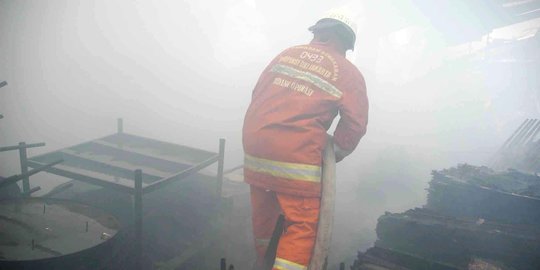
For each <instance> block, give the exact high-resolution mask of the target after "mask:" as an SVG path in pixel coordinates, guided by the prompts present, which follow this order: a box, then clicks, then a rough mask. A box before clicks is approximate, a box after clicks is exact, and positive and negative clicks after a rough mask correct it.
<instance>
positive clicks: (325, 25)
mask: <svg viewBox="0 0 540 270" xmlns="http://www.w3.org/2000/svg"><path fill="white" fill-rule="evenodd" d="M334 27H339V28H341V29H344V30H345V32H346V33H343V34H345V36H344V37H343V38H344V39H345V40H347V42H349V43H350V44H349V45H350V49H354V43H355V41H356V34H355V33H354V31H353V30H352V29H351V28H350V27H349V26H348V25H346V24H344V23H342V22H340V21H338V20H335V19H331V18H324V19H321V20H319V21H318V22H317V23H316V24H315V25H312V26H310V27H309V28H308V30H309V31H311V32H312V33H313V32H315V31H317V30H321V29H329V28H334ZM340 32H342V31H340Z"/></svg>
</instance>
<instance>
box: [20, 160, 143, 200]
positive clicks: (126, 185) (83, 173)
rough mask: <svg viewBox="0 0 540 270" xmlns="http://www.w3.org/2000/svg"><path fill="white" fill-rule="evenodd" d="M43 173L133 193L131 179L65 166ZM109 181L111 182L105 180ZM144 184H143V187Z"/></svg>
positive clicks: (39, 164) (37, 165)
mask: <svg viewBox="0 0 540 270" xmlns="http://www.w3.org/2000/svg"><path fill="white" fill-rule="evenodd" d="M28 166H30V167H32V168H34V167H39V166H43V164H41V163H39V162H35V161H33V160H29V161H28ZM44 171H46V172H48V173H52V174H56V175H59V176H63V177H66V178H70V179H74V180H79V181H82V182H86V183H90V184H93V185H97V186H101V187H105V188H111V189H114V190H117V191H120V192H124V193H129V194H133V191H134V188H133V187H134V183H133V180H131V179H125V178H121V177H113V176H110V175H106V174H102V173H98V172H94V171H88V170H84V169H80V168H74V167H69V166H65V165H57V166H56V167H51V168H47V169H45V170H44ZM106 179H111V180H106ZM144 186H145V184H144V183H143V187H144Z"/></svg>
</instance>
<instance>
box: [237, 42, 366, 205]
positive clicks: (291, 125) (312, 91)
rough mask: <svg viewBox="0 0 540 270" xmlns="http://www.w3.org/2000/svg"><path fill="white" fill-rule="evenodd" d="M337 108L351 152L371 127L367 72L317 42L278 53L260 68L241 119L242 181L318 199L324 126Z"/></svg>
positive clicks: (341, 140)
mask: <svg viewBox="0 0 540 270" xmlns="http://www.w3.org/2000/svg"><path fill="white" fill-rule="evenodd" d="M338 113H339V115H340V120H339V122H338V124H337V127H336V130H335V132H334V142H335V144H336V145H337V146H338V147H339V149H341V150H342V151H344V152H346V153H350V152H352V151H353V150H354V149H355V148H356V146H357V144H358V142H359V140H360V138H361V137H362V136H363V135H364V134H365V132H366V126H367V117H368V101H367V96H366V86H365V82H364V79H363V77H362V74H361V73H360V72H359V71H358V69H357V68H356V67H355V66H354V65H352V64H351V63H350V62H349V61H348V60H347V59H345V57H343V56H342V55H340V54H339V53H337V52H336V51H334V50H333V49H331V48H330V47H327V46H325V45H324V44H319V43H312V44H309V45H302V46H295V47H291V48H289V49H287V50H285V51H283V52H282V53H280V54H279V55H278V56H277V57H276V58H275V59H274V60H273V61H272V62H271V63H270V64H269V65H268V67H267V68H266V69H265V70H264V71H263V73H262V74H261V76H260V77H259V81H258V82H257V85H256V86H255V89H254V90H253V94H252V100H251V104H250V106H249V108H248V111H247V113H246V116H245V119H244V128H243V145H244V151H245V166H244V178H245V181H246V182H247V183H249V184H252V185H256V186H259V187H262V188H266V189H270V190H275V191H277V192H284V193H288V194H291V195H299V196H316V197H317V196H320V177H321V157H322V151H323V148H324V146H325V145H326V139H327V135H326V131H327V130H328V129H329V128H330V126H331V124H332V121H333V120H334V118H335V117H336V116H337V114H338Z"/></svg>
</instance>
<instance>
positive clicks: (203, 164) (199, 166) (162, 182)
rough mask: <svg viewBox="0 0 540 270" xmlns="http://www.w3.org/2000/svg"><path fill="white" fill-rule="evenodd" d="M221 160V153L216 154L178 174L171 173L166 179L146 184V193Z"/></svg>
mask: <svg viewBox="0 0 540 270" xmlns="http://www.w3.org/2000/svg"><path fill="white" fill-rule="evenodd" d="M218 160H219V155H215V156H214V157H212V158H210V159H208V160H206V161H204V162H201V163H199V164H197V165H195V166H193V167H191V168H189V169H186V170H184V171H182V172H180V173H177V174H174V175H171V176H170V177H168V178H165V179H162V180H159V181H158V182H155V183H152V184H150V185H148V186H146V187H145V188H144V191H143V192H144V193H145V194H146V193H149V192H152V191H154V190H156V189H159V188H162V187H164V186H166V185H167V184H169V183H171V182H174V181H178V180H181V179H184V178H186V177H188V176H190V175H192V174H195V173H196V172H198V171H200V170H201V169H203V168H205V167H208V166H210V165H212V164H213V163H214V162H216V161H218Z"/></svg>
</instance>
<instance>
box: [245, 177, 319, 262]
mask: <svg viewBox="0 0 540 270" xmlns="http://www.w3.org/2000/svg"><path fill="white" fill-rule="evenodd" d="M251 206H252V221H253V234H254V236H255V237H254V238H255V248H256V250H257V256H258V257H257V263H258V265H259V266H262V262H263V261H264V254H265V252H266V248H267V246H268V243H269V242H270V238H271V237H272V232H273V231H274V227H275V225H276V221H277V219H278V217H279V215H280V214H281V213H283V214H284V216H285V222H284V228H283V234H282V235H281V238H280V239H279V243H278V247H277V253H276V261H275V263H274V267H273V268H272V269H274V270H304V269H307V266H308V265H309V261H310V260H311V255H312V253H313V247H314V245H315V237H316V235H317V222H318V220H319V209H320V198H316V197H299V196H292V195H287V194H282V193H277V192H274V191H269V190H265V189H262V188H259V187H256V186H253V185H251Z"/></svg>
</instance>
